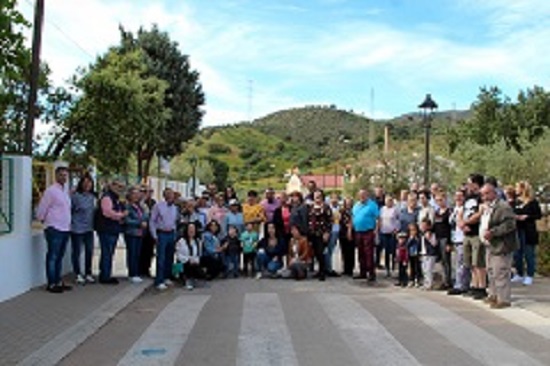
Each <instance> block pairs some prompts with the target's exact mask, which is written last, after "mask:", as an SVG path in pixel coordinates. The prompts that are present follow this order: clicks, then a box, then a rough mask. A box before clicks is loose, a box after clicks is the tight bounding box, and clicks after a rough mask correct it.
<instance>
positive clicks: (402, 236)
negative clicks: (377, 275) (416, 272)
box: [395, 232, 409, 287]
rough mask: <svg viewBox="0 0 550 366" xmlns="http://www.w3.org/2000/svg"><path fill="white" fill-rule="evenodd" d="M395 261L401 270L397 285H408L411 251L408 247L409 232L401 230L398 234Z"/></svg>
mask: <svg viewBox="0 0 550 366" xmlns="http://www.w3.org/2000/svg"><path fill="white" fill-rule="evenodd" d="M395 262H396V263H397V267H398V270H399V281H398V282H397V283H396V284H395V285H396V286H401V287H406V286H407V285H408V283H409V276H408V275H407V267H408V265H409V251H408V249H407V233H404V232H400V233H398V234H397V250H396V255H395Z"/></svg>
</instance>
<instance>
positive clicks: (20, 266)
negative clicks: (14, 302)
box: [0, 156, 71, 301]
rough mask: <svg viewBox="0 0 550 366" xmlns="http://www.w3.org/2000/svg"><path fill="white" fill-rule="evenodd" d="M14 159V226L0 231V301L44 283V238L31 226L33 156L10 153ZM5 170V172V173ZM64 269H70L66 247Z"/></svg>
mask: <svg viewBox="0 0 550 366" xmlns="http://www.w3.org/2000/svg"><path fill="white" fill-rule="evenodd" d="M9 157H10V158H12V159H13V162H14V167H13V168H14V169H13V173H14V177H13V183H14V187H15V192H14V196H13V198H14V202H13V204H14V207H13V209H14V228H13V231H12V232H11V233H9V234H5V235H0V301H4V300H7V299H9V298H11V297H14V296H17V295H19V294H21V293H23V292H26V291H28V290H30V289H31V288H33V287H36V286H40V285H43V284H45V283H46V271H45V266H46V242H45V240H44V235H43V233H42V232H41V231H36V230H35V231H33V230H32V226H31V223H32V215H31V209H32V208H31V205H32V196H31V194H32V160H31V158H29V157H26V156H9ZM5 173H6V172H4V174H5ZM67 249H68V250H67V252H66V254H65V259H64V265H63V269H64V272H67V271H70V270H71V268H70V265H69V263H70V249H69V248H67Z"/></svg>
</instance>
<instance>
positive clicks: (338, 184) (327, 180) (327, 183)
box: [300, 174, 344, 189]
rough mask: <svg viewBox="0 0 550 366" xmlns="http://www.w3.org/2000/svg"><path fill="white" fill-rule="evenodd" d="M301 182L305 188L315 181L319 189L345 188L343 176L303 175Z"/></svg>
mask: <svg viewBox="0 0 550 366" xmlns="http://www.w3.org/2000/svg"><path fill="white" fill-rule="evenodd" d="M300 180H301V181H302V184H303V185H304V186H307V183H308V182H310V181H314V182H315V183H316V184H317V187H318V188H321V189H326V188H343V187H344V176H343V175H334V174H319V175H301V176H300Z"/></svg>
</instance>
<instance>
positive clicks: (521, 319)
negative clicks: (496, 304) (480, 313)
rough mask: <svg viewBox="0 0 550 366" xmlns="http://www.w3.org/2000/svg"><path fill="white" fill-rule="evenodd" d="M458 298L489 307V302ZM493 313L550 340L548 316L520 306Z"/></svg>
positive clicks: (549, 320) (481, 306)
mask: <svg viewBox="0 0 550 366" xmlns="http://www.w3.org/2000/svg"><path fill="white" fill-rule="evenodd" d="M458 298H459V299H460V300H462V301H465V302H468V303H469V304H473V305H475V306H477V307H480V308H484V309H487V304H484V303H483V302H480V301H473V300H471V299H468V298H464V297H462V296H459V297H458ZM491 314H493V315H495V316H498V317H499V318H501V319H504V320H507V321H509V322H510V323H513V324H515V325H517V326H520V327H522V328H523V329H525V330H527V331H529V332H532V333H535V334H538V335H539V336H541V337H544V338H546V339H548V340H550V319H548V318H545V317H543V316H541V315H538V314H535V313H533V312H532V311H529V310H527V309H522V308H518V307H511V308H507V309H502V310H499V311H494V312H491Z"/></svg>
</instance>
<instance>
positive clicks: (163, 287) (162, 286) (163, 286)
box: [157, 283, 168, 291]
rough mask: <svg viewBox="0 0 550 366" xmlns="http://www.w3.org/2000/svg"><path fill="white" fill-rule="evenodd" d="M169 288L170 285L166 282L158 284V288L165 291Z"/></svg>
mask: <svg viewBox="0 0 550 366" xmlns="http://www.w3.org/2000/svg"><path fill="white" fill-rule="evenodd" d="M166 289H168V286H166V285H165V284H164V283H161V284H160V285H157V290H159V291H164V290H166Z"/></svg>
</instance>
